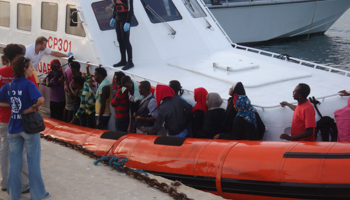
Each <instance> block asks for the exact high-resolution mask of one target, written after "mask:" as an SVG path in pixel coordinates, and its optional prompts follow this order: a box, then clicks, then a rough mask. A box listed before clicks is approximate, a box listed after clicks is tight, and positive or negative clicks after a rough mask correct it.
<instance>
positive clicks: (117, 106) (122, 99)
mask: <svg viewBox="0 0 350 200" xmlns="http://www.w3.org/2000/svg"><path fill="white" fill-rule="evenodd" d="M111 106H112V107H114V110H115V119H116V120H120V121H121V120H123V121H126V120H129V97H128V92H127V91H124V93H123V91H122V88H120V89H118V91H117V92H116V93H115V95H114V97H113V99H112V101H111Z"/></svg>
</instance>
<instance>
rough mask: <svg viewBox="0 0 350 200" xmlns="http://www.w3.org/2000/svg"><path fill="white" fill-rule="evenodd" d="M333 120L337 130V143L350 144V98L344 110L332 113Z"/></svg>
mask: <svg viewBox="0 0 350 200" xmlns="http://www.w3.org/2000/svg"><path fill="white" fill-rule="evenodd" d="M344 91H345V90H344ZM344 96H345V95H344ZM346 96H349V95H346ZM334 119H335V121H336V123H337V129H338V139H337V141H338V142H350V98H349V99H348V104H347V105H346V106H345V107H344V108H341V109H338V110H336V111H335V112H334Z"/></svg>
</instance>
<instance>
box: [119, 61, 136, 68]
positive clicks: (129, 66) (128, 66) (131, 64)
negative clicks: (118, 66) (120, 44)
mask: <svg viewBox="0 0 350 200" xmlns="http://www.w3.org/2000/svg"><path fill="white" fill-rule="evenodd" d="M133 67H134V63H132V62H128V63H126V65H125V66H124V67H123V68H122V70H128V69H131V68H133Z"/></svg>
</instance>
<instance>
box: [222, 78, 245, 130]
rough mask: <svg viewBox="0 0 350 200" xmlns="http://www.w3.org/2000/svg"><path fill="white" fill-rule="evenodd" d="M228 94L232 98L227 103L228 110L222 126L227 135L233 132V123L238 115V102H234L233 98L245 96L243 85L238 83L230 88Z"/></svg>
mask: <svg viewBox="0 0 350 200" xmlns="http://www.w3.org/2000/svg"><path fill="white" fill-rule="evenodd" d="M228 94H229V95H230V98H229V99H228V101H227V108H226V111H225V115H224V120H223V121H222V124H221V125H222V132H223V133H227V134H229V133H231V132H232V127H233V126H232V122H233V120H234V118H235V117H236V115H237V111H236V109H235V103H236V102H234V101H233V98H234V97H235V96H238V95H245V90H244V87H243V84H242V83H241V82H237V83H236V84H234V85H233V86H232V87H231V88H230V90H229V92H228Z"/></svg>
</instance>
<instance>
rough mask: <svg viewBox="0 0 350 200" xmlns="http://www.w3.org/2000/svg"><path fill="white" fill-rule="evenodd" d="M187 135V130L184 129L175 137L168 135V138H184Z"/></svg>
mask: <svg viewBox="0 0 350 200" xmlns="http://www.w3.org/2000/svg"><path fill="white" fill-rule="evenodd" d="M187 135H188V130H187V129H185V130H183V131H182V132H181V133H179V134H177V135H168V136H170V137H186V136H187Z"/></svg>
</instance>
